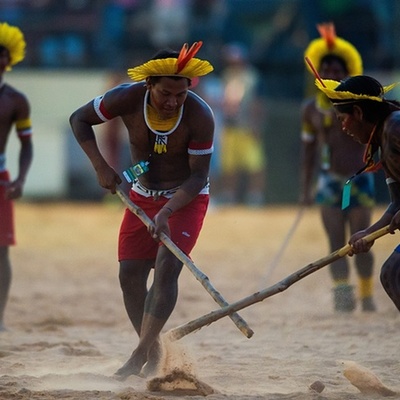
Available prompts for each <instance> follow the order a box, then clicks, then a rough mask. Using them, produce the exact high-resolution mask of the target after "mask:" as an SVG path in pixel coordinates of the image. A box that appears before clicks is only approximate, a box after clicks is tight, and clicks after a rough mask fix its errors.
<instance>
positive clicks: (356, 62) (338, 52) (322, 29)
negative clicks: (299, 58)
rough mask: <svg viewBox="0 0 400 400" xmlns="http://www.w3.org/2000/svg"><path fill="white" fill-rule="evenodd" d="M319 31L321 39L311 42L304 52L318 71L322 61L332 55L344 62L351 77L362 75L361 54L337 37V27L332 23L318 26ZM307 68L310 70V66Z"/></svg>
mask: <svg viewBox="0 0 400 400" xmlns="http://www.w3.org/2000/svg"><path fill="white" fill-rule="evenodd" d="M317 29H318V32H319V34H320V36H321V37H320V38H318V39H314V40H313V41H311V43H310V44H309V45H308V47H307V49H306V50H305V52H304V56H305V57H307V58H308V59H310V60H311V61H312V63H313V64H314V66H315V67H316V68H317V70H319V69H320V67H321V60H322V59H323V58H324V57H325V56H327V55H330V54H331V55H335V56H337V57H339V58H341V59H342V60H343V61H344V63H345V64H346V67H347V70H348V72H349V75H350V76H354V75H361V74H362V73H363V65H362V59H361V56H360V53H359V52H358V51H357V49H356V48H355V47H354V46H353V45H352V44H351V43H349V42H348V41H346V40H344V39H342V38H340V37H337V36H336V31H335V25H334V24H333V23H331V22H328V23H323V24H318V25H317ZM307 67H308V68H309V69H310V67H309V65H307ZM310 72H312V71H311V70H310Z"/></svg>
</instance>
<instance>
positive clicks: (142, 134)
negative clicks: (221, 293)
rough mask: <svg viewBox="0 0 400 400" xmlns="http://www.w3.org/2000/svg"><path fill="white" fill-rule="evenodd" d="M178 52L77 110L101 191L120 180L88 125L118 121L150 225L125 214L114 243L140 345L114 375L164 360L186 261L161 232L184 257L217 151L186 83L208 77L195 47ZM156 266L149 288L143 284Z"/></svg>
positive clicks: (208, 122)
mask: <svg viewBox="0 0 400 400" xmlns="http://www.w3.org/2000/svg"><path fill="white" fill-rule="evenodd" d="M201 44H202V43H201V42H198V43H195V44H194V45H193V46H192V47H191V48H190V49H188V47H187V45H185V46H183V48H182V50H181V52H180V53H178V52H173V51H169V50H163V51H161V52H159V53H157V54H156V55H155V56H154V57H153V59H152V60H150V61H148V62H147V63H144V64H143V65H140V66H138V67H136V68H133V69H129V70H128V75H129V76H130V77H131V79H133V80H134V81H135V82H137V83H132V84H122V85H119V86H117V87H115V88H113V89H111V90H109V91H108V92H106V93H105V94H104V96H99V97H97V98H95V99H94V100H92V101H90V102H89V103H87V104H86V105H84V106H82V107H80V108H79V109H78V110H76V111H75V112H74V113H73V114H72V115H71V118H70V122H71V126H72V129H73V132H74V135H75V137H76V139H77V141H78V143H79V144H80V146H81V147H82V149H83V150H84V151H85V153H86V154H87V156H88V158H89V159H90V161H91V163H92V165H93V168H94V169H95V171H96V173H97V178H98V181H99V184H100V185H101V186H102V187H103V188H106V189H108V190H110V191H111V193H115V191H116V187H117V185H119V184H120V183H121V178H120V177H119V176H118V174H117V173H116V172H115V170H114V168H113V167H112V166H110V165H109V164H108V162H107V161H106V160H105V158H104V157H103V156H102V154H101V153H100V151H99V148H98V146H97V144H96V141H95V134H94V131H93V128H92V126H93V125H97V124H101V123H103V122H106V121H108V120H110V119H112V118H115V117H120V118H121V119H122V121H123V123H124V124H125V126H126V128H127V131H128V135H129V141H130V150H131V157H132V163H133V168H132V169H130V170H129V171H127V176H128V177H130V178H131V179H132V181H133V184H132V189H131V190H130V198H131V200H132V201H133V202H134V203H135V204H137V205H138V206H139V207H141V208H142V209H143V210H144V212H145V213H146V214H147V215H148V216H149V217H150V218H152V219H153V222H154V228H150V229H149V232H147V228H146V227H145V226H144V225H143V224H142V223H141V221H140V220H139V219H138V218H137V217H136V216H135V215H133V214H132V213H131V212H130V211H128V210H127V211H126V212H125V215H124V218H123V221H122V225H121V230H120V236H119V250H118V252H119V254H118V257H119V263H120V270H119V278H120V284H121V288H122V293H123V298H124V303H125V308H126V311H127V313H128V316H129V319H130V321H131V322H132V325H133V327H134V329H135V330H136V332H137V334H138V336H139V343H138V346H137V347H136V349H135V350H134V351H133V353H132V355H131V356H130V358H129V359H128V361H127V362H126V363H125V365H123V366H122V367H121V368H120V369H119V370H118V371H117V372H116V375H117V376H118V377H119V378H120V379H124V378H126V377H128V376H129V375H132V374H134V375H139V374H141V373H142V374H144V375H148V374H150V373H152V372H154V371H155V368H156V365H157V362H158V361H159V358H160V350H161V348H160V342H159V340H158V339H159V334H160V332H161V330H162V328H163V326H164V324H165V323H166V322H167V320H168V318H169V316H170V315H171V313H172V311H173V309H174V307H175V304H176V300H177V295H178V277H179V274H180V272H181V269H182V263H181V262H180V261H179V260H178V259H177V258H176V257H175V256H174V255H173V254H172V253H171V252H170V251H169V250H168V249H167V248H166V247H165V246H164V245H162V244H160V243H159V242H157V238H158V237H159V235H160V233H161V232H164V233H165V234H167V235H168V236H170V237H171V239H172V240H173V242H175V244H176V245H177V246H178V247H179V248H180V249H181V250H182V251H184V252H185V253H186V254H189V253H190V251H191V250H192V248H193V247H194V245H195V242H196V240H197V237H198V235H199V233H200V230H201V227H202V223H203V219H204V216H205V213H206V210H207V206H208V201H209V194H208V172H209V165H210V158H211V153H212V150H213V134H214V118H213V114H212V111H211V109H210V108H209V106H208V105H207V104H206V103H205V102H204V101H203V100H202V99H201V98H200V97H199V96H197V95H196V94H195V93H193V92H192V91H190V90H189V87H190V85H191V79H192V78H194V77H196V76H201V75H205V74H207V73H209V72H211V71H212V69H213V68H212V66H211V65H210V64H209V63H208V61H204V60H200V59H198V58H194V55H195V54H196V53H197V51H198V50H199V48H200V46H201ZM152 268H154V278H153V282H152V285H151V287H150V289H149V290H148V289H147V280H148V277H149V273H150V271H151V269H152Z"/></svg>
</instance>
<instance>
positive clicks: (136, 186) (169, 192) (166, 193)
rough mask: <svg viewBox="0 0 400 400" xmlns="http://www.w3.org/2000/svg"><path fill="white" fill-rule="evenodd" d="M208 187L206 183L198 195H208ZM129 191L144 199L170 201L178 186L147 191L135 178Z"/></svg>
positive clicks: (208, 184)
mask: <svg viewBox="0 0 400 400" xmlns="http://www.w3.org/2000/svg"><path fill="white" fill-rule="evenodd" d="M209 187H210V183H209V182H208V181H207V184H206V185H205V186H204V188H203V189H202V190H201V191H200V193H199V194H209ZM131 189H132V190H133V191H134V192H136V193H138V194H140V195H142V196H144V197H154V199H155V200H157V199H158V198H159V197H160V196H163V197H166V198H168V199H170V198H171V197H172V196H173V195H174V194H175V193H176V192H177V191H178V189H179V186H177V187H174V188H172V189H165V190H153V189H148V188H147V187H145V186H143V185H142V184H141V183H140V182H139V179H137V178H136V179H134V180H133V182H132V188H131Z"/></svg>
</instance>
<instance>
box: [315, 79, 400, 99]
mask: <svg viewBox="0 0 400 400" xmlns="http://www.w3.org/2000/svg"><path fill="white" fill-rule="evenodd" d="M315 85H316V86H317V88H318V89H319V90H321V91H322V92H324V93H325V95H326V96H327V97H328V98H329V99H330V100H331V101H332V103H333V105H335V104H336V103H335V100H339V101H340V102H341V103H342V104H343V101H346V100H348V101H351V102H353V101H359V100H372V101H378V102H382V101H384V100H385V99H384V95H385V94H386V93H387V92H389V91H390V90H392V89H393V88H394V87H395V86H397V85H398V83H392V84H391V85H388V86H384V87H383V92H382V93H381V95H380V96H369V95H367V94H355V93H351V92H349V91H336V90H335V89H336V88H337V87H338V86H339V85H340V82H338V81H333V80H330V79H321V78H320V77H318V76H317V79H316V80H315Z"/></svg>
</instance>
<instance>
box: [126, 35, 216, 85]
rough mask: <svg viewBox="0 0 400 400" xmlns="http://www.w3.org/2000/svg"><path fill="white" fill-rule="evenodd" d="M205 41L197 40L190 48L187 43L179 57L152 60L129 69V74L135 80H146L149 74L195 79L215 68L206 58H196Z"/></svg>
mask: <svg viewBox="0 0 400 400" xmlns="http://www.w3.org/2000/svg"><path fill="white" fill-rule="evenodd" d="M202 44H203V42H195V43H193V45H192V46H191V47H190V48H189V46H188V44H187V43H185V44H184V45H183V46H182V49H181V51H180V53H179V56H178V58H163V59H156V60H150V61H147V62H145V63H144V64H142V65H139V66H137V67H135V68H130V69H128V75H129V77H130V78H131V79H133V80H134V81H135V82H140V81H143V80H145V79H146V78H147V77H149V76H182V77H184V78H189V79H193V78H195V77H197V76H203V75H206V74H208V73H210V72H211V71H212V70H213V69H214V68H213V66H212V65H211V64H210V63H209V62H208V61H205V60H200V59H198V58H194V56H195V55H196V53H197V52H198V51H199V49H200V47H201V46H202Z"/></svg>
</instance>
